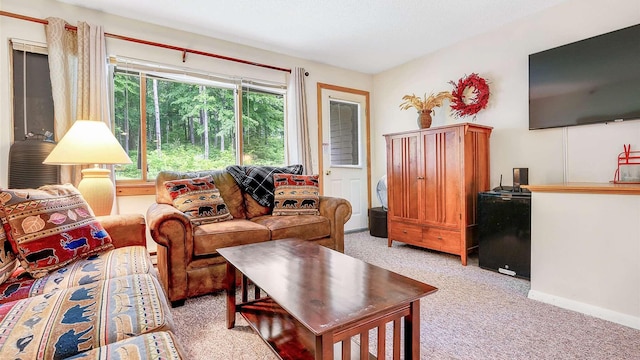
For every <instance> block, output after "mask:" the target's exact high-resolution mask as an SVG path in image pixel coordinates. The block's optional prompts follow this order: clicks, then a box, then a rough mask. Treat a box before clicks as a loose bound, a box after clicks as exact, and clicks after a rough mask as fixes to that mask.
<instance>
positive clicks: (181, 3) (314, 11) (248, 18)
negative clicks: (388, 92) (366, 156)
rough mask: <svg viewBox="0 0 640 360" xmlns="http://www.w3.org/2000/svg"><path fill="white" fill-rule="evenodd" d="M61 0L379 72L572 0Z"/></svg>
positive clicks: (259, 46) (278, 50) (304, 56)
mask: <svg viewBox="0 0 640 360" xmlns="http://www.w3.org/2000/svg"><path fill="white" fill-rule="evenodd" d="M57 1H59V2H63V3H68V4H73V5H77V6H82V7H87V8H91V9H95V10H100V11H103V12H107V13H111V14H115V15H119V16H123V17H128V18H133V19H137V20H142V21H146V22H149V23H153V24H158V25H163V26H168V27H171V28H175V29H180V30H186V31H190V32H193V33H198V34H202V35H207V36H210V37H214V38H218V39H223V40H227V41H231V42H234V43H239V44H243V45H248V46H253V47H256V48H260V49H265V50H270V51H274V52H278V53H282V54H286V55H290V56H295V57H299V58H303V59H308V60H313V61H317V62H320V63H324V64H329V65H333V66H338V67H341V68H346V69H350V70H355V71H360V72H363V73H370V74H375V73H379V72H381V71H384V70H387V69H389V68H392V67H395V66H398V65H400V64H403V63H405V62H407V61H410V60H412V59H415V58H418V57H420V56H423V55H425V54H428V53H431V52H434V51H436V50H438V49H441V48H444V47H447V46H450V45H452V44H454V43H456V42H459V41H461V40H464V39H467V38H470V37H473V36H475V35H478V34H481V33H484V32H488V31H491V30H493V29H496V28H498V27H500V26H501V25H503V24H506V23H509V22H513V21H515V20H518V19H520V18H523V17H526V16H529V15H531V14H534V13H536V12H539V11H541V10H544V9H546V8H548V7H551V6H554V5H557V4H559V3H562V2H565V1H567V0H535V1H532V0H322V1H318V0H231V1H228V0H227V1H224V0H135V1H133V0H57ZM105 29H106V31H109V29H108V25H107V26H106V27H105ZM121 35H127V34H121ZM171 45H176V46H180V44H171ZM221 55H225V54H221ZM251 60H255V59H251Z"/></svg>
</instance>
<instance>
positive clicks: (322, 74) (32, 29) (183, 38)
mask: <svg viewBox="0 0 640 360" xmlns="http://www.w3.org/2000/svg"><path fill="white" fill-rule="evenodd" d="M1 9H2V10H4V11H8V12H12V13H17V14H21V15H27V16H31V17H35V18H43V19H44V18H47V17H59V18H62V19H64V20H66V21H67V22H68V23H69V24H71V25H75V24H76V23H77V22H78V21H87V22H89V23H92V24H97V25H103V27H104V30H105V32H108V33H113V34H118V35H124V36H129V37H134V38H139V39H144V40H149V41H155V42H161V43H165V44H170V45H175V46H180V47H186V48H191V49H196V50H201V51H206V52H212V53H216V54H220V55H225V56H230V57H237V58H241V59H246V60H253V61H256V62H260V63H263V64H269V65H273V66H278V67H283V68H293V67H304V68H305V69H306V70H307V71H308V72H309V73H310V75H309V76H308V77H307V79H306V81H307V106H308V114H309V119H310V122H311V126H310V137H311V145H312V149H313V150H314V155H313V161H314V171H315V172H317V171H318V164H317V160H318V157H317V155H316V152H315V150H316V149H317V147H318V145H317V139H318V133H317V130H318V126H317V125H316V124H317V104H316V83H317V82H322V83H327V84H333V85H338V86H344V87H349V88H355V89H360V90H364V91H369V92H370V91H371V90H372V86H373V77H372V75H370V74H363V73H358V72H354V71H349V70H345V69H340V68H336V67H333V66H327V65H323V64H320V63H317V62H312V61H308V60H303V59H299V58H294V57H290V56H285V55H282V54H277V53H273V52H269V51H264V50H260V49H256V48H252V47H247V46H242V45H238V44H234V43H230V42H225V41H221V40H217V39H213V38H210V37H205V36H200V35H196V34H192V33H188V32H183V31H177V30H173V29H169V28H166V27H161V26H156V25H151V24H147V23H144V22H140V21H135V20H130V19H124V18H121V17H117V16H112V15H108V14H105V13H101V12H97V11H93V10H88V9H84V8H80V7H76V6H71V5H66V4H62V3H59V2H55V1H53V0H29V1H22V0H2V3H1ZM11 38H19V39H25V40H30V41H37V42H42V43H44V42H46V38H45V32H44V26H43V25H42V24H38V23H33V22H28V21H24V20H18V19H13V18H9V17H4V16H0V187H3V186H4V187H6V186H7V184H8V178H7V163H8V156H9V147H10V146H11V143H12V141H13V139H12V133H13V131H11V129H12V112H11V111H12V110H11V108H12V96H11V94H12V85H11V83H10V75H11V69H10V66H9V60H10V48H9V39H11ZM107 53H108V54H113V55H120V56H126V57H131V58H137V59H144V60H148V61H153V62H158V63H163V64H170V65H175V66H179V67H189V68H195V69H199V70H204V71H210V72H212V73H222V74H230V75H241V76H246V77H250V78H257V79H264V80H272V81H285V76H286V73H284V72H280V71H274V70H268V69H262V68H258V67H254V66H249V65H244V64H238V63H233V62H229V61H223V60H218V59H213V58H209V57H204V56H198V55H193V54H187V61H186V63H182V54H181V53H180V52H178V51H171V50H165V49H160V48H155V47H151V46H146V45H140V44H135V43H131V42H126V41H122V40H115V39H110V38H107ZM152 201H153V197H152V196H140V197H133V198H130V199H123V198H120V199H118V206H119V208H120V212H123V213H124V212H138V213H145V212H146V209H147V208H148V206H149V204H150V203H151V202H152Z"/></svg>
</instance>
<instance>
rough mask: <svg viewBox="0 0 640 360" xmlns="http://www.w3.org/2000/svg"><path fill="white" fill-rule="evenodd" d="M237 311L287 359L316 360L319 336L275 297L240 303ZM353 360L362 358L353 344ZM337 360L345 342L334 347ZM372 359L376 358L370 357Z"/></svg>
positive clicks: (352, 343)
mask: <svg viewBox="0 0 640 360" xmlns="http://www.w3.org/2000/svg"><path fill="white" fill-rule="evenodd" d="M236 311H237V312H239V313H240V314H241V315H242V317H243V318H244V319H245V320H246V321H247V322H248V323H249V325H250V326H251V327H252V328H253V329H254V330H255V331H256V332H257V333H258V334H259V335H260V337H261V338H262V339H263V340H264V341H265V342H266V343H267V344H268V345H269V347H270V348H271V350H273V351H274V352H275V354H276V355H277V356H278V357H279V358H281V359H283V360H307V359H309V360H314V359H315V358H314V354H315V346H316V345H315V341H316V340H315V339H316V337H315V335H314V334H313V333H312V332H311V331H309V330H308V329H307V328H306V327H304V325H302V324H301V323H300V322H299V321H298V320H296V319H294V318H293V317H292V316H291V315H289V314H288V313H287V312H286V311H285V310H284V309H282V308H281V307H280V305H278V304H277V303H276V302H275V301H273V300H272V299H271V298H269V297H266V298H261V299H257V300H254V301H249V302H246V303H242V304H236ZM349 347H350V349H351V351H350V353H351V359H353V360H356V359H360V346H359V345H358V343H356V342H355V341H351V344H350V346H349ZM333 353H334V359H341V358H342V342H337V343H335V344H334V345H333ZM368 359H369V360H375V359H376V357H375V356H374V355H372V354H369V357H368Z"/></svg>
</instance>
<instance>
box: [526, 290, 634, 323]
mask: <svg viewBox="0 0 640 360" xmlns="http://www.w3.org/2000/svg"><path fill="white" fill-rule="evenodd" d="M528 298H529V299H532V300H537V301H540V302H543V303H547V304H551V305H554V306H557V307H561V308H563V309H567V310H572V311H576V312H579V313H582V314H586V315H590V316H593V317H597V318H599V319H603V320H607V321H611V322H614V323H616V324H620V325H624V326H628V327H630V328H634V329H638V330H640V317H635V316H631V315H628V314H623V313H619V312H617V311H613V310H609V309H605V308H601V307H598V306H593V305H589V304H585V303H581V302H579V301H575V300H569V299H565V298H562V297H559V296H554V295H549V294H546V293H543V292H540V291H536V290H529V295H528Z"/></svg>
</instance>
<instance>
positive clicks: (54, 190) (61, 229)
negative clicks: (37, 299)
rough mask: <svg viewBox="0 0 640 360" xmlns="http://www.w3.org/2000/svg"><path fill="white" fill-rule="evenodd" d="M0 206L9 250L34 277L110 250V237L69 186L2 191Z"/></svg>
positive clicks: (76, 191) (84, 202)
mask: <svg viewBox="0 0 640 360" xmlns="http://www.w3.org/2000/svg"><path fill="white" fill-rule="evenodd" d="M0 209H1V210H2V212H3V213H4V214H3V216H4V218H3V225H4V230H5V232H6V235H7V238H8V239H9V241H10V243H11V246H12V248H13V251H14V252H15V253H16V255H17V257H18V259H19V260H20V264H21V265H22V267H23V268H24V269H25V270H26V271H27V272H29V274H31V276H33V277H34V278H39V277H43V276H45V275H46V274H47V273H49V272H50V271H52V270H55V269H59V268H61V267H64V266H66V265H67V264H68V263H70V262H72V261H74V260H76V259H78V258H82V257H87V256H89V255H92V254H96V253H99V252H102V251H104V250H108V249H112V248H113V245H112V244H111V237H110V236H109V234H108V233H107V232H106V231H105V230H104V228H103V227H102V225H101V224H100V222H98V220H96V218H95V217H94V215H93V211H92V210H91V208H90V207H89V204H87V202H86V201H85V200H84V198H83V197H82V195H81V194H80V192H79V191H78V189H76V188H75V187H74V186H73V185H71V184H66V185H46V186H42V187H40V188H38V189H20V190H13V189H9V190H2V193H0Z"/></svg>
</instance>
